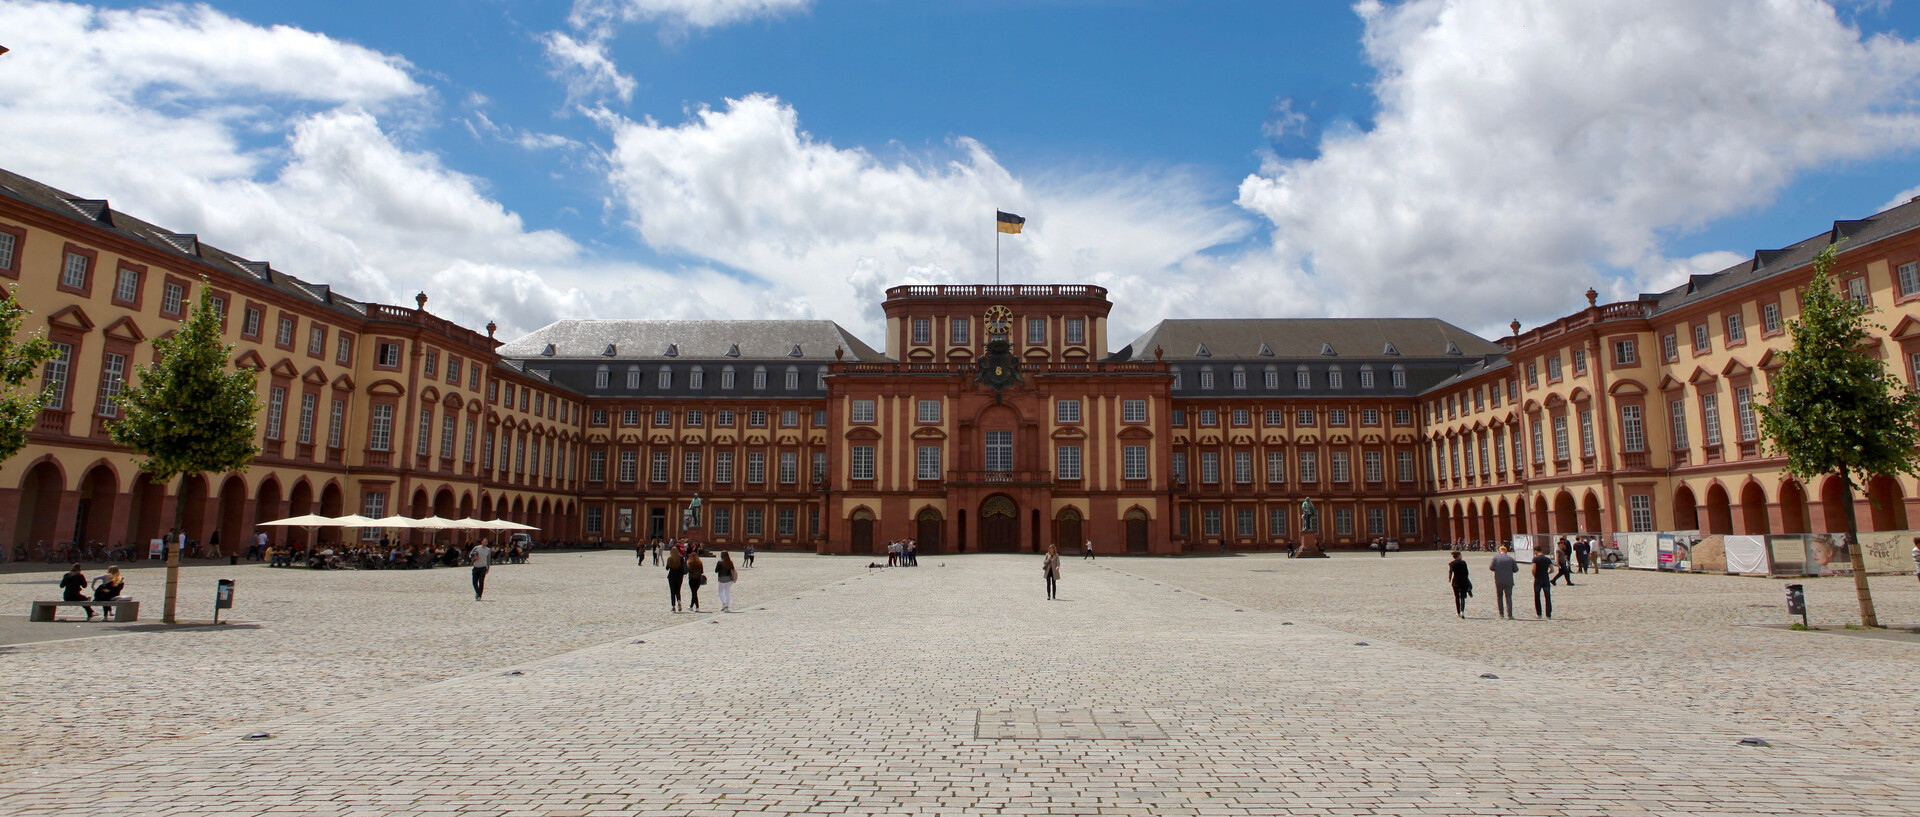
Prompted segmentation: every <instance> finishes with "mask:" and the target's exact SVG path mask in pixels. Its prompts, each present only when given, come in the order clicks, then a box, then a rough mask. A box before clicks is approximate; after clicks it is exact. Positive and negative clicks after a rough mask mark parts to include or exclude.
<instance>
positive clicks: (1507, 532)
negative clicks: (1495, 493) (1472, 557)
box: [1494, 497, 1513, 542]
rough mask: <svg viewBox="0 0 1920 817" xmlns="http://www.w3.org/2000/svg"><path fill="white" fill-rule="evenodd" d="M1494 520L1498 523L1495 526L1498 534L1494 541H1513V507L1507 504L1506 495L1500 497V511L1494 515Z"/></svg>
mask: <svg viewBox="0 0 1920 817" xmlns="http://www.w3.org/2000/svg"><path fill="white" fill-rule="evenodd" d="M1494 520H1495V521H1497V522H1498V523H1499V524H1498V526H1497V527H1496V528H1495V533H1496V534H1498V535H1497V538H1496V539H1495V541H1497V542H1510V541H1513V508H1512V507H1510V506H1509V505H1507V498H1506V497H1501V498H1500V513H1499V515H1497V516H1495V517H1494Z"/></svg>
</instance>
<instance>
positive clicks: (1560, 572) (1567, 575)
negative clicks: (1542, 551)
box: [1552, 536, 1573, 587]
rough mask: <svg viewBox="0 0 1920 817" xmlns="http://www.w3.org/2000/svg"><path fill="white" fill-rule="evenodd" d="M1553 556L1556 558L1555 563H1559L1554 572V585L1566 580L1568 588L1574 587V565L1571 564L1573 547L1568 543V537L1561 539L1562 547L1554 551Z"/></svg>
mask: <svg viewBox="0 0 1920 817" xmlns="http://www.w3.org/2000/svg"><path fill="white" fill-rule="evenodd" d="M1553 555H1554V557H1555V558H1554V561H1555V562H1556V563H1557V569H1556V570H1555V571H1554V574H1553V582H1552V583H1553V584H1559V583H1560V580H1561V579H1566V580H1567V586H1568V587H1572V586H1573V569H1572V568H1573V565H1572V564H1571V562H1572V561H1573V546H1572V545H1570V544H1568V543H1567V538H1566V537H1564V536H1562V537H1560V546H1559V547H1556V548H1554V549H1553Z"/></svg>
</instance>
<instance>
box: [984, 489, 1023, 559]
mask: <svg viewBox="0 0 1920 817" xmlns="http://www.w3.org/2000/svg"><path fill="white" fill-rule="evenodd" d="M1019 550H1020V506H1018V505H1015V504H1014V503H1013V499H1012V498H1010V497H1008V496H1007V495H1005V494H995V495H993V496H990V497H987V501H985V502H982V503H980V545H979V551H980V552H981V553H1017V552H1019Z"/></svg>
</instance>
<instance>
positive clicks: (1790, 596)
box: [1787, 584, 1812, 627]
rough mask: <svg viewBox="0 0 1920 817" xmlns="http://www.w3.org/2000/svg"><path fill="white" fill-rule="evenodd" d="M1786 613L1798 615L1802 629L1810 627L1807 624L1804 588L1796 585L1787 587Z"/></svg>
mask: <svg viewBox="0 0 1920 817" xmlns="http://www.w3.org/2000/svg"><path fill="white" fill-rule="evenodd" d="M1787 612H1788V613H1793V614H1798V615H1799V616H1800V626H1802V627H1811V626H1812V625H1810V624H1808V623H1807V594H1806V588H1804V587H1802V586H1800V585H1797V584H1789V585H1787Z"/></svg>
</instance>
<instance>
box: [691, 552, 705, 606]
mask: <svg viewBox="0 0 1920 817" xmlns="http://www.w3.org/2000/svg"><path fill="white" fill-rule="evenodd" d="M706 583H707V565H706V563H705V562H702V561H700V549H699V548H688V549H687V609H689V610H692V611H694V612H696V613H698V612H700V585H703V584H706Z"/></svg>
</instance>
